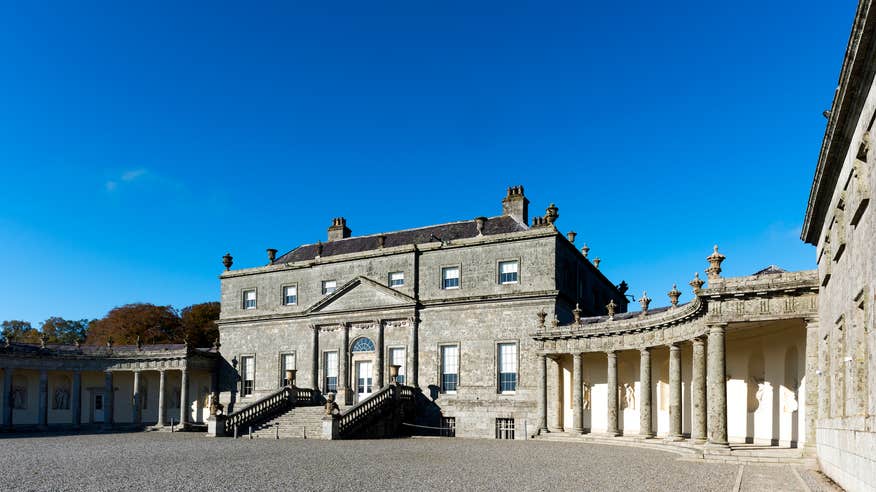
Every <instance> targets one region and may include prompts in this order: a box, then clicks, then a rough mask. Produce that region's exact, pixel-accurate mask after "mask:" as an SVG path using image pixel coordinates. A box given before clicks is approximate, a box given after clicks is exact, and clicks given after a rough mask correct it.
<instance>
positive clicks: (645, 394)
mask: <svg viewBox="0 0 876 492" xmlns="http://www.w3.org/2000/svg"><path fill="white" fill-rule="evenodd" d="M653 427H654V426H653V425H651V348H650V347H645V348H643V349H640V350H639V435H640V436H642V437H645V438H649V437H654V428H653Z"/></svg>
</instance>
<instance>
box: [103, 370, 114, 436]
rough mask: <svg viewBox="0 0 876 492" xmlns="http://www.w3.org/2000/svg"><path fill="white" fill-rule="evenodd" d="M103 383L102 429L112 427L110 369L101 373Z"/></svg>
mask: <svg viewBox="0 0 876 492" xmlns="http://www.w3.org/2000/svg"><path fill="white" fill-rule="evenodd" d="M103 377H104V384H103V428H104V430H110V429H112V428H113V416H114V415H113V408H114V407H115V405H114V403H115V402H114V401H113V400H114V397H113V396H114V395H113V373H112V371H106V372H105V373H104V374H103Z"/></svg>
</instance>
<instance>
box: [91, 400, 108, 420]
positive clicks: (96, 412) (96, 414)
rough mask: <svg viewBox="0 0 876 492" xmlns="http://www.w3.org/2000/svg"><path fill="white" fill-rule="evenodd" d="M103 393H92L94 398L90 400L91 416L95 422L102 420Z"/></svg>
mask: <svg viewBox="0 0 876 492" xmlns="http://www.w3.org/2000/svg"><path fill="white" fill-rule="evenodd" d="M104 403H106V402H104V401H103V393H94V398H93V400H92V417H93V420H94V422H95V423H98V422H103V408H104Z"/></svg>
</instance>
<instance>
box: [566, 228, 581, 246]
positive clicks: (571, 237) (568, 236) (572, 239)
mask: <svg viewBox="0 0 876 492" xmlns="http://www.w3.org/2000/svg"><path fill="white" fill-rule="evenodd" d="M576 237H578V233H577V232H575V231H569V232H567V233H566V239H568V240H569V242H570V243H572V244H575V238H576Z"/></svg>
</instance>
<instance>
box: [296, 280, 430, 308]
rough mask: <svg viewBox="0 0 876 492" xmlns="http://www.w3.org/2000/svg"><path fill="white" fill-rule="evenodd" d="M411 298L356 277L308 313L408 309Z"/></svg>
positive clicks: (319, 302) (412, 303)
mask: <svg viewBox="0 0 876 492" xmlns="http://www.w3.org/2000/svg"><path fill="white" fill-rule="evenodd" d="M414 304H416V302H415V301H414V298H413V297H410V296H408V295H406V294H403V293H401V292H399V291H397V290H395V289H391V288H389V287H387V286H385V285H381V284H379V283H377V282H375V281H373V280H371V279H369V278H366V277H356V278H354V279H353V280H351V281H349V282H347V283H346V284H344V285H342V286H340V287H339V288H338V290H336V291H335V292H333V293H332V294H330V295H328V296H326V297H325V298H323V299H321V300H319V301H318V302H316V303H315V304H314V305H313V306H311V307H310V308H309V309H308V310H307V311H308V312H309V313H334V312H343V311H366V310H375V309H391V308H402V307H410V306H413V305H414Z"/></svg>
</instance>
